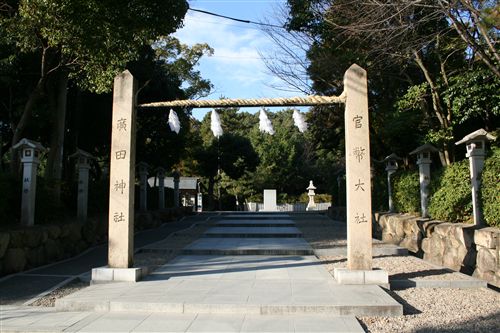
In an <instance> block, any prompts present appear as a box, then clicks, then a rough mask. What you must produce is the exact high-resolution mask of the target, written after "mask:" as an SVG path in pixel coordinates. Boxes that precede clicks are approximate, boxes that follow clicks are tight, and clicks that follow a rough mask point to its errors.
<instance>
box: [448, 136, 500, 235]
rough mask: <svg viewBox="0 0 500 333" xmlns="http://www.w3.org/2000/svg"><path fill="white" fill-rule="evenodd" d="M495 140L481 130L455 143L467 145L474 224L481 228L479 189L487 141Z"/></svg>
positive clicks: (482, 223)
mask: <svg viewBox="0 0 500 333" xmlns="http://www.w3.org/2000/svg"><path fill="white" fill-rule="evenodd" d="M495 139H496V137H494V136H493V135H491V134H489V133H488V132H486V131H485V130H484V129H479V130H477V131H475V132H472V133H471V134H469V135H467V136H465V137H464V138H463V139H462V140H460V141H458V142H457V143H455V144H457V145H459V144H462V143H465V144H466V146H467V154H466V155H465V156H466V157H468V158H469V165H470V181H471V185H472V207H473V215H474V224H475V225H476V226H480V227H482V226H484V221H483V217H482V212H481V203H480V202H479V189H480V187H481V172H482V171H483V167H484V157H485V156H486V147H485V146H486V141H487V140H495Z"/></svg>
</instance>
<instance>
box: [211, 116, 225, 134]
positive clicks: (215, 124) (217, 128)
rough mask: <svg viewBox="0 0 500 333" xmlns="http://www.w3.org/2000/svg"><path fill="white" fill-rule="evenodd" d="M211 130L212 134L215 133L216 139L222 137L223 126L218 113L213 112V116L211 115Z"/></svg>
mask: <svg viewBox="0 0 500 333" xmlns="http://www.w3.org/2000/svg"><path fill="white" fill-rule="evenodd" d="M210 129H211V130H212V133H214V136H215V137H216V138H219V137H220V136H222V133H223V132H222V126H221V122H220V117H219V114H218V113H217V111H215V110H213V111H212V114H211V115H210Z"/></svg>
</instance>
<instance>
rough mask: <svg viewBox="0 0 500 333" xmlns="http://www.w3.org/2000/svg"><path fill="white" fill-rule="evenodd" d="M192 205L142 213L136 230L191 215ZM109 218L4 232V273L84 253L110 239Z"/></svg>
mask: <svg viewBox="0 0 500 333" xmlns="http://www.w3.org/2000/svg"><path fill="white" fill-rule="evenodd" d="M190 210H191V211H192V208H191V207H189V208H188V207H181V208H177V209H174V208H172V209H165V210H161V211H155V212H146V213H138V214H137V215H136V220H135V227H136V228H135V229H136V230H142V229H149V228H154V227H157V226H159V225H160V224H161V223H164V222H167V221H170V220H174V219H176V218H178V217H180V216H183V215H187V214H189V211H190ZM104 220H106V219H105V218H101V219H100V220H92V219H89V221H88V222H87V223H85V224H82V223H67V224H61V225H40V226H33V227H20V228H17V229H14V230H8V231H0V276H3V275H6V274H12V273H17V272H21V271H24V270H27V269H31V268H35V267H38V266H42V265H45V264H49V263H52V262H56V261H59V260H62V259H66V258H70V257H72V256H75V255H77V254H80V253H82V252H83V251H85V250H86V249H88V248H90V247H91V246H94V245H96V244H99V243H104V242H105V241H106V240H107V232H108V225H107V223H105V221H104Z"/></svg>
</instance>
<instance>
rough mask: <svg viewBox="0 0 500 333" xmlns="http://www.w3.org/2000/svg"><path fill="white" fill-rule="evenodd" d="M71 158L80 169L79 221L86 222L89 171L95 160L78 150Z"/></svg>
mask: <svg viewBox="0 0 500 333" xmlns="http://www.w3.org/2000/svg"><path fill="white" fill-rule="evenodd" d="M70 158H74V159H76V167H77V169H78V205H77V216H78V221H79V222H86V221H87V207H88V195H89V170H90V162H91V160H93V159H94V156H92V155H91V154H89V153H87V152H86V151H84V150H81V149H77V150H76V152H75V153H74V154H73V155H71V156H70ZM112 185H113V184H112Z"/></svg>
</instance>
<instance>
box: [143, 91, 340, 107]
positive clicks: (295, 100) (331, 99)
mask: <svg viewBox="0 0 500 333" xmlns="http://www.w3.org/2000/svg"><path fill="white" fill-rule="evenodd" d="M345 98H346V96H345V94H344V93H342V94H341V95H340V96H314V95H313V96H306V97H289V98H258V99H218V100H200V101H196V100H189V99H188V100H177V101H169V102H155V103H147V104H140V105H139V107H142V108H158V107H176V106H179V107H194V108H218V107H263V106H314V105H330V104H338V103H345Z"/></svg>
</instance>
